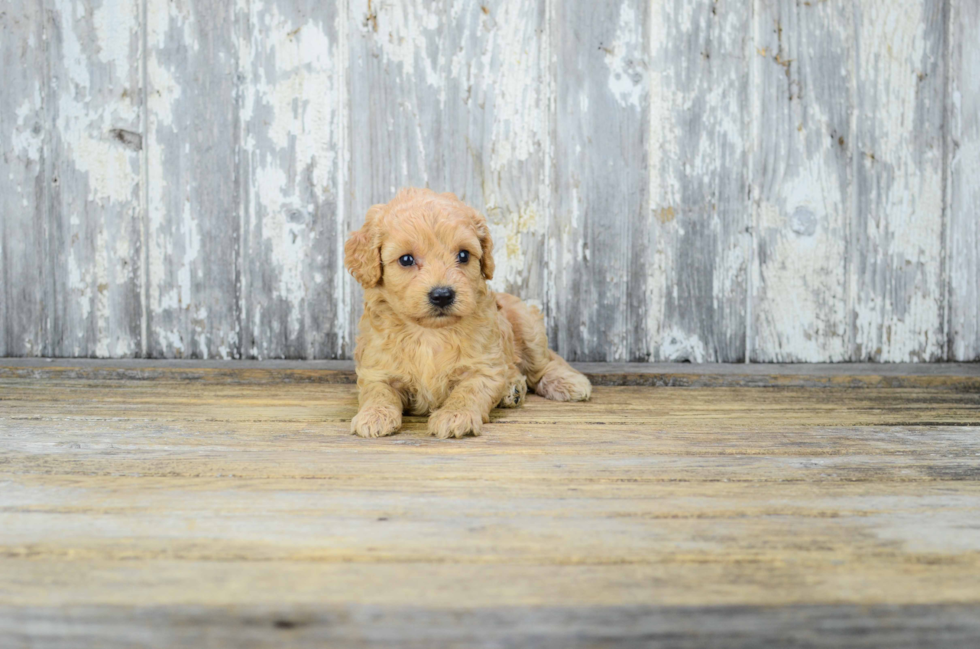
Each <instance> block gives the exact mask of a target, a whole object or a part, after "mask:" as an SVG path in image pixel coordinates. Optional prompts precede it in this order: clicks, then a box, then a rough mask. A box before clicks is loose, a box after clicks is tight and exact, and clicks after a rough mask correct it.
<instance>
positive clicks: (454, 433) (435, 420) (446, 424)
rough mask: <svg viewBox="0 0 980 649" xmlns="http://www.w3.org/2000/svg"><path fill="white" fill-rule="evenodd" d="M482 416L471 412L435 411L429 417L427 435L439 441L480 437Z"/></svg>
mask: <svg viewBox="0 0 980 649" xmlns="http://www.w3.org/2000/svg"><path fill="white" fill-rule="evenodd" d="M482 425H483V416H482V415H480V413H478V412H473V411H471V410H448V409H445V408H443V409H442V410H436V411H435V412H434V413H432V414H431V415H430V416H429V434H430V435H434V436H435V437H438V438H439V439H448V438H450V437H463V436H465V435H473V436H474V437H479V436H480V428H481V427H482Z"/></svg>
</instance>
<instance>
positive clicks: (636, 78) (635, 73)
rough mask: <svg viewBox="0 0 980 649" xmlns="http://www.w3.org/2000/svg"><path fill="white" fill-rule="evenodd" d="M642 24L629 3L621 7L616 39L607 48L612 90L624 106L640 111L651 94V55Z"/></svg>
mask: <svg viewBox="0 0 980 649" xmlns="http://www.w3.org/2000/svg"><path fill="white" fill-rule="evenodd" d="M642 27H643V25H642V23H641V21H639V20H637V15H636V9H634V8H633V5H632V4H631V3H629V2H623V3H621V4H620V8H619V24H618V26H617V27H616V39H615V40H614V41H613V42H612V43H610V44H609V45H608V46H603V49H604V50H605V54H606V57H605V58H606V65H607V66H609V91H610V92H611V93H612V95H613V97H615V98H616V101H618V102H619V103H620V104H621V105H623V106H633V107H635V108H640V107H641V106H642V104H643V100H644V98H645V96H646V94H647V84H646V83H644V78H645V76H646V74H647V65H648V64H647V53H646V52H645V51H644V46H643V36H642V34H643V32H642Z"/></svg>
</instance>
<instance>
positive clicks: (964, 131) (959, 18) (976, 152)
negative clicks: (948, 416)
mask: <svg viewBox="0 0 980 649" xmlns="http://www.w3.org/2000/svg"><path fill="white" fill-rule="evenodd" d="M949 26H950V34H949V39H950V61H949V66H950V67H949V91H948V95H947V102H948V103H947V120H948V125H947V128H948V129H949V132H948V140H947V151H946V156H947V160H948V164H949V205H948V212H947V219H948V224H947V229H948V234H947V238H946V245H947V256H946V263H947V276H948V278H947V281H948V287H947V289H948V291H949V324H948V336H949V358H950V359H955V360H962V361H976V360H980V179H978V178H977V173H976V170H977V169H980V6H978V5H977V3H975V2H969V1H963V0H953V1H952V2H951V12H950V20H949Z"/></svg>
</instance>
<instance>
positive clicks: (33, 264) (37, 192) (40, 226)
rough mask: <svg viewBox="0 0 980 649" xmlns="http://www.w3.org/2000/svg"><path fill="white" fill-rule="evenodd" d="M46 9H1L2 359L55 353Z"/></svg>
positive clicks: (30, 4)
mask: <svg viewBox="0 0 980 649" xmlns="http://www.w3.org/2000/svg"><path fill="white" fill-rule="evenodd" d="M42 15H43V8H42V7H41V5H40V3H38V2H36V0H14V1H12V2H8V3H6V4H5V5H4V7H3V9H0V80H2V83H3V92H0V356H37V355H40V354H44V353H51V350H50V347H49V346H46V345H45V341H46V339H47V335H46V333H47V323H48V322H49V320H48V309H47V308H45V307H46V304H45V300H44V298H43V291H44V287H45V281H46V279H45V278H46V273H45V270H46V269H45V266H44V264H42V263H38V261H39V260H43V259H44V258H45V242H46V234H45V214H46V211H45V210H46V195H47V184H48V179H47V176H46V175H45V172H46V162H45V160H46V159H45V151H46V150H47V147H46V140H47V138H48V136H49V129H48V128H47V124H46V118H45V112H44V111H45V105H44V102H45V97H46V95H47V89H46V86H45V79H46V77H47V74H46V69H47V60H46V58H45V55H44V45H43V44H44V21H43V20H42Z"/></svg>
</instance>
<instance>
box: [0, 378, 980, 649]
mask: <svg viewBox="0 0 980 649" xmlns="http://www.w3.org/2000/svg"><path fill="white" fill-rule="evenodd" d="M0 365H3V362H2V361H0ZM607 370H608V368H607ZM195 371H196V372H197V373H196V374H195V373H193V372H192V373H190V374H188V373H183V374H180V373H176V374H175V373H173V372H170V373H167V372H162V371H161V372H156V373H154V372H144V373H143V374H142V375H134V374H132V373H131V371H130V370H127V372H129V373H126V372H121V373H120V372H116V373H114V372H113V371H112V370H111V369H107V368H106V367H105V366H103V367H102V369H101V373H100V372H96V371H95V370H92V369H91V368H90V369H89V370H84V369H79V368H78V367H75V368H74V369H72V370H71V371H68V370H67V369H58V368H53V367H52V368H47V369H45V368H42V369H37V367H34V368H33V369H25V368H23V367H20V368H18V367H7V368H6V369H4V368H0V647H4V648H6V647H85V646H98V647H178V646H195V647H235V648H242V647H279V646H310V647H313V646H338V647H368V646H381V645H384V646H399V647H419V648H427V649H428V648H436V647H456V646H459V647H515V648H524V647H539V646H540V647H555V648H559V647H561V648H573V647H607V646H608V647H633V646H637V647H641V646H642V647H698V646H717V647H765V646H773V647H776V646H794V647H810V646H812V647H824V646H827V647H830V646H862V647H863V646H882V647H889V648H895V647H913V646H922V647H926V646H930V647H935V646H950V647H973V646H980V389H978V388H977V376H978V375H980V373H978V372H977V371H976V370H975V369H967V370H964V371H961V372H959V375H958V376H953V377H952V378H950V377H946V378H945V379H944V380H941V381H937V380H936V379H935V374H936V373H935V372H933V373H932V374H931V375H928V376H927V375H923V376H924V377H925V378H922V379H921V380H918V379H916V378H915V377H912V378H911V379H909V378H908V377H906V379H907V380H904V382H899V383H898V384H900V385H903V386H905V387H898V388H893V387H845V388H841V387H833V385H835V384H834V383H833V382H829V383H828V382H824V383H821V385H823V386H824V387H809V388H801V387H777V386H779V385H785V384H787V383H789V384H791V383H792V381H789V382H787V381H782V382H780V381H778V380H776V381H772V382H770V383H769V385H770V387H737V386H732V385H729V386H728V387H711V388H680V387H647V386H637V387H602V386H600V387H597V388H596V389H595V393H594V399H593V400H592V402H590V403H583V404H574V405H569V404H558V403H552V402H549V401H545V400H543V399H540V398H538V397H534V396H531V397H529V399H528V402H527V404H526V405H525V407H523V408H522V409H519V410H509V411H495V412H494V415H493V422H492V423H491V424H490V425H488V426H487V427H486V432H485V434H484V436H482V437H480V438H468V439H464V440H448V441H439V440H435V439H432V438H429V437H426V436H425V434H424V428H425V425H424V420H422V419H420V418H408V419H407V425H406V430H405V431H404V432H403V433H402V434H400V435H397V436H394V437H390V438H386V439H379V440H364V439H359V438H355V437H352V436H350V435H349V434H348V427H349V422H350V418H351V416H352V415H353V414H354V412H355V407H356V396H355V389H354V387H353V386H351V385H349V384H343V383H329V382H320V381H317V380H314V379H311V376H313V375H315V371H314V370H289V369H277V370H271V369H270V370H263V369H262V368H261V367H259V368H254V367H253V368H251V369H242V370H235V369H233V368H232V369H227V368H226V369H222V370H220V371H219V370H212V371H206V370H200V371H197V370H195ZM685 371H686V372H687V374H686V375H688V376H689V375H691V374H692V368H691V367H690V366H688V368H687V370H685ZM290 372H295V374H293V375H290ZM303 372H306V373H307V374H303ZM310 372H313V374H310ZM325 372H326V371H325ZM664 372H666V373H667V374H669V372H668V371H667V370H664ZM694 373H696V372H694ZM898 374H901V372H899V373H898ZM940 374H941V373H940ZM954 374H956V373H955V372H954ZM599 375H604V376H607V377H609V376H612V375H613V373H612V372H611V371H607V373H606V374H602V372H597V373H596V376H599ZM323 376H327V377H328V378H329V376H330V375H329V372H326V373H325V374H323ZM338 376H339V375H338ZM929 376H932V378H929ZM69 377H71V378H69ZM339 380H345V379H343V376H341V378H340V379H339ZM606 382H614V381H612V379H608V380H607V381H606ZM736 383H737V382H736ZM849 385H859V386H860V385H882V383H881V382H880V381H879V382H876V381H875V380H874V379H873V378H872V379H867V380H863V381H858V382H857V383H853V382H851V383H849ZM828 386H829V387H828Z"/></svg>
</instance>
